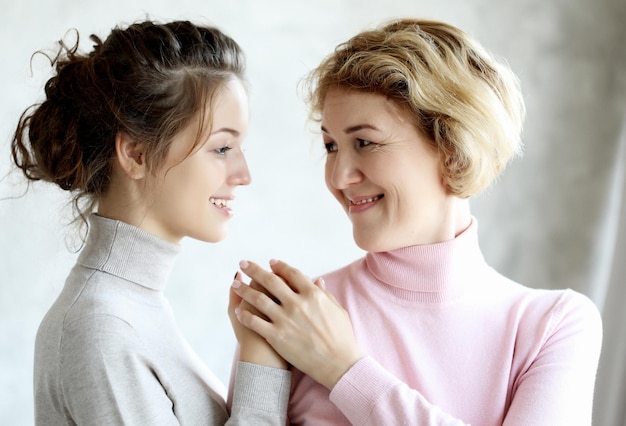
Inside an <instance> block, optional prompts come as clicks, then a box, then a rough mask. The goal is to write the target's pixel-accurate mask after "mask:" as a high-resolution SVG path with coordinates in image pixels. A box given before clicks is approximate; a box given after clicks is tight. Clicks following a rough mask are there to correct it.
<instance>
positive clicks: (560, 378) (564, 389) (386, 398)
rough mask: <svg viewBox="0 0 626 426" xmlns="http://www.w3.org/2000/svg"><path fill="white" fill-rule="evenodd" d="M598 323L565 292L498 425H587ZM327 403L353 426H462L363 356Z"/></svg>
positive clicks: (588, 305)
mask: <svg viewBox="0 0 626 426" xmlns="http://www.w3.org/2000/svg"><path fill="white" fill-rule="evenodd" d="M601 338H602V323H601V318H600V315H599V312H598V310H597V308H596V307H595V305H593V303H592V302H591V301H590V300H589V299H588V298H586V297H585V296H582V295H580V294H578V293H575V292H572V291H567V292H564V295H563V297H561V299H560V300H559V303H558V304H557V306H556V307H555V309H554V311H553V314H552V315H551V319H550V324H549V327H547V328H546V332H545V336H544V339H543V342H544V343H543V344H542V345H541V346H540V349H539V351H538V353H537V355H536V357H535V358H534V360H532V362H530V363H529V367H528V368H527V370H526V371H525V372H523V374H521V375H520V377H519V378H518V380H517V384H516V387H515V388H514V389H513V395H512V401H511V404H510V407H509V409H508V411H507V413H506V415H505V419H504V422H503V425H506V426H518V425H519V426H522V425H524V426H528V425H547V424H549V425H555V426H558V425H564V426H565V425H572V424H591V408H592V401H593V390H594V381H595V374H596V369H597V365H598V359H599V355H600V347H601ZM330 401H331V402H332V403H333V404H335V406H337V408H338V409H339V410H341V412H342V413H343V414H344V415H345V416H346V417H347V418H348V419H349V421H350V423H351V424H353V425H379V424H390V423H393V424H420V425H421V424H424V425H441V426H444V425H464V424H466V423H464V422H463V421H461V420H459V419H456V418H454V417H453V416H450V415H449V414H447V413H445V412H443V411H442V410H441V409H440V408H438V407H436V406H434V405H432V404H430V403H429V402H428V401H427V400H426V399H425V398H424V397H423V396H422V395H421V393H420V392H419V391H417V390H414V389H411V388H409V387H408V386H407V385H406V384H405V383H403V382H402V381H401V380H399V379H398V378H396V377H395V376H393V375H392V374H391V373H389V372H388V371H387V370H385V369H384V368H383V367H382V366H381V365H380V364H379V363H378V362H376V361H375V360H374V359H372V358H370V357H365V358H363V359H361V360H360V361H359V362H357V363H356V364H355V365H354V366H353V367H352V368H351V369H350V370H348V372H347V373H346V374H345V375H344V376H343V377H342V378H341V379H340V380H339V382H338V383H337V384H336V385H335V387H334V388H333V389H332V391H331V393H330Z"/></svg>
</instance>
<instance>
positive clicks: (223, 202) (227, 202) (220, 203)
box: [209, 197, 230, 208]
mask: <svg viewBox="0 0 626 426" xmlns="http://www.w3.org/2000/svg"><path fill="white" fill-rule="evenodd" d="M209 202H211V203H213V204H215V205H216V206H218V207H222V208H224V207H225V208H230V200H225V199H223V198H214V197H211V198H209Z"/></svg>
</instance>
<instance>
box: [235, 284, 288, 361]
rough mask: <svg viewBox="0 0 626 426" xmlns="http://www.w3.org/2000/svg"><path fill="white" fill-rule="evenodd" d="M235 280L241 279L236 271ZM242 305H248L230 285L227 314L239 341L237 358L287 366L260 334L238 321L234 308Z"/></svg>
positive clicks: (252, 309)
mask: <svg viewBox="0 0 626 426" xmlns="http://www.w3.org/2000/svg"><path fill="white" fill-rule="evenodd" d="M235 280H241V276H240V273H237V275H236V276H235ZM242 306H246V307H249V305H248V304H247V303H246V302H245V301H243V300H242V299H241V297H240V296H239V295H238V294H237V293H235V291H234V286H232V287H231V290H230V299H229V303H228V316H229V317H230V322H231V324H232V326H233V331H234V332H235V336H236V337H237V341H238V342H239V360H240V361H244V362H250V363H253V364H258V365H264V366H267V367H273V368H281V369H283V370H286V369H287V368H289V365H288V364H287V361H285V360H284V359H283V358H282V357H281V356H280V355H278V354H277V353H276V351H275V350H274V348H272V347H271V346H270V344H269V343H268V342H267V341H266V340H265V339H264V338H263V337H262V336H259V335H258V334H257V333H255V332H254V331H252V330H250V329H249V328H247V327H245V326H244V325H243V324H241V323H240V322H239V320H238V318H237V316H236V315H235V310H236V309H237V308H238V307H242ZM249 310H250V311H253V312H256V311H254V308H250V309H249Z"/></svg>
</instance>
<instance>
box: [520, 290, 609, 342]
mask: <svg viewBox="0 0 626 426" xmlns="http://www.w3.org/2000/svg"><path fill="white" fill-rule="evenodd" d="M515 314H516V315H517V316H518V320H519V329H518V332H519V335H518V342H520V341H521V340H522V339H525V338H528V339H530V340H532V338H531V336H535V337H539V338H540V341H539V342H537V343H539V344H540V345H541V346H542V347H544V348H557V347H561V348H569V349H568V350H570V349H571V350H577V349H576V348H578V349H580V348H586V349H587V350H588V351H591V352H593V353H595V352H599V350H600V347H601V345H602V318H601V316H600V311H599V310H598V308H597V307H596V305H595V304H594V303H593V301H592V300H591V299H590V298H589V297H587V296H585V295H584V294H582V293H579V292H577V291H574V290H571V289H565V290H535V289H529V290H527V292H526V294H525V297H523V298H522V300H521V301H520V304H519V305H518V309H516V311H515ZM538 333H539V334H538Z"/></svg>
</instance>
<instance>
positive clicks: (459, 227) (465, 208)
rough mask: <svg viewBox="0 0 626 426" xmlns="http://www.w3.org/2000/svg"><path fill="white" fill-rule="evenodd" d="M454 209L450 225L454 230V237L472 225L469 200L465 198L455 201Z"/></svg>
mask: <svg viewBox="0 0 626 426" xmlns="http://www.w3.org/2000/svg"><path fill="white" fill-rule="evenodd" d="M456 207H457V208H456V209H455V214H454V216H453V217H452V224H451V225H452V227H453V230H454V237H456V236H458V235H459V234H460V233H462V232H463V231H465V230H466V229H467V228H468V226H470V224H471V223H472V214H471V212H470V205H469V200H468V199H467V198H463V199H461V198H459V199H457V200H456Z"/></svg>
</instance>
